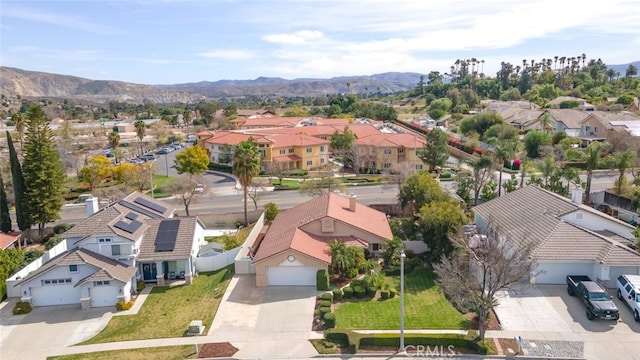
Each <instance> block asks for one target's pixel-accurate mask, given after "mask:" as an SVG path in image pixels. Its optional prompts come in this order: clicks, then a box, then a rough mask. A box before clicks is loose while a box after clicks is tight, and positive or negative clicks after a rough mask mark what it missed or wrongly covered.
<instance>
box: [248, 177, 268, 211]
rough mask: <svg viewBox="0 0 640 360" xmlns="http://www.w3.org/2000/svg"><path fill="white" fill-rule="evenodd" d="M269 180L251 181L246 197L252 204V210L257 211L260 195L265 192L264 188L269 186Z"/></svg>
mask: <svg viewBox="0 0 640 360" xmlns="http://www.w3.org/2000/svg"><path fill="white" fill-rule="evenodd" d="M269 185H270V184H269V179H252V180H251V186H250V187H249V189H248V192H247V196H249V199H251V201H252V202H253V207H254V208H255V209H254V210H258V200H259V199H260V195H261V194H262V193H263V192H264V191H265V188H266V187H267V186H269Z"/></svg>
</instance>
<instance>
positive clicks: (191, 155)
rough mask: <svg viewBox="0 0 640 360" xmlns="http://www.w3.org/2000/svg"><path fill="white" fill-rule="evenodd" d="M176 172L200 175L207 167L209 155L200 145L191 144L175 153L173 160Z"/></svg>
mask: <svg viewBox="0 0 640 360" xmlns="http://www.w3.org/2000/svg"><path fill="white" fill-rule="evenodd" d="M174 162H175V165H176V171H177V172H178V174H185V173H186V174H188V175H189V176H194V175H202V174H204V172H205V171H207V169H208V168H209V156H208V155H207V152H206V151H205V150H204V149H203V148H201V147H200V146H191V147H188V148H187V149H186V150H184V151H182V152H180V153H179V154H178V155H176V158H175V160H174Z"/></svg>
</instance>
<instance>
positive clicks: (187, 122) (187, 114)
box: [182, 110, 191, 136]
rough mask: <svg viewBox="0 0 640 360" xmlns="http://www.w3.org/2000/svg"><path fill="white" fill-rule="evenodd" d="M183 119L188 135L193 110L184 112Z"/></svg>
mask: <svg viewBox="0 0 640 360" xmlns="http://www.w3.org/2000/svg"><path fill="white" fill-rule="evenodd" d="M182 121H183V122H184V127H185V130H186V132H187V136H188V135H189V125H190V124H191V110H185V111H184V112H183V113H182Z"/></svg>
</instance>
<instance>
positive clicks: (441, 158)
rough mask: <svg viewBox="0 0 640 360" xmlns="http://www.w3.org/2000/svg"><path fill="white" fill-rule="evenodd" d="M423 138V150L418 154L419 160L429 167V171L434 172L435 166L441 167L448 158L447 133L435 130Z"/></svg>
mask: <svg viewBox="0 0 640 360" xmlns="http://www.w3.org/2000/svg"><path fill="white" fill-rule="evenodd" d="M425 138H426V143H425V145H424V149H422V151H420V152H419V156H420V160H422V162H424V163H425V164H427V165H429V171H434V170H435V168H436V166H440V167H442V166H443V165H444V163H445V162H446V161H447V159H448V158H449V148H448V147H447V144H448V139H447V133H446V132H444V131H443V130H440V129H437V128H435V129H433V130H431V131H429V132H428V133H427V135H426V136H425Z"/></svg>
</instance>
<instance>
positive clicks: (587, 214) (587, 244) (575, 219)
mask: <svg viewBox="0 0 640 360" xmlns="http://www.w3.org/2000/svg"><path fill="white" fill-rule="evenodd" d="M574 197H575V198H576V199H582V194H581V193H579V192H578V193H576V194H575V196H574ZM472 210H473V212H474V214H475V221H476V224H478V227H479V228H480V229H481V231H482V233H485V234H486V231H487V228H488V227H491V228H493V229H496V230H497V231H498V233H499V235H500V237H501V238H504V239H506V240H508V241H511V242H512V243H514V244H515V246H516V248H517V247H518V245H519V244H523V243H524V242H535V243H536V244H537V246H536V249H535V251H534V253H533V254H532V255H533V256H534V257H535V259H536V260H537V263H538V270H539V271H541V273H540V274H538V275H537V276H535V277H532V279H531V282H532V283H537V284H564V283H565V277H566V276H567V275H588V276H590V277H592V278H593V279H595V280H597V281H600V282H601V283H602V284H604V285H606V286H608V287H615V279H616V278H617V277H618V276H619V275H621V274H633V275H636V274H640V253H638V252H636V251H634V250H633V249H631V248H630V247H628V246H626V245H624V244H623V243H622V242H623V241H632V240H633V239H634V237H633V235H632V232H633V231H634V229H635V228H634V227H633V226H631V225H629V224H627V223H625V222H623V221H620V220H618V219H616V218H614V217H611V216H609V215H607V214H604V213H602V212H600V211H597V210H595V209H593V208H591V207H588V206H586V205H582V204H580V203H579V202H574V201H571V200H570V199H567V198H565V197H562V196H560V195H557V194H555V193H552V192H550V191H547V190H544V189H542V188H540V187H537V186H526V187H524V188H521V189H518V190H516V191H514V192H511V193H508V194H506V195H504V196H501V197H499V198H496V199H493V200H490V201H488V202H486V203H483V204H480V205H478V206H475V207H473V208H472Z"/></svg>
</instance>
